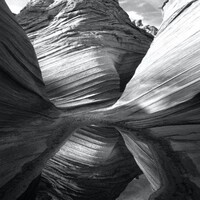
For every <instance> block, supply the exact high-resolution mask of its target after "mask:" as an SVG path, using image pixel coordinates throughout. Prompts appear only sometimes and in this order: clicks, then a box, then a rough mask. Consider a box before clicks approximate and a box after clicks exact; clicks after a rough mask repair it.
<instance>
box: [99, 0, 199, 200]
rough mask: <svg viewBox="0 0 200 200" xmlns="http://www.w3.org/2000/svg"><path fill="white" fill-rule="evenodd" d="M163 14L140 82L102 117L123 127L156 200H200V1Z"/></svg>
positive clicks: (172, 4)
mask: <svg viewBox="0 0 200 200" xmlns="http://www.w3.org/2000/svg"><path fill="white" fill-rule="evenodd" d="M163 9H164V20H163V23H162V25H161V28H160V30H159V32H158V34H157V36H156V38H155V40H154V41H153V43H152V45H151V47H150V49H149V51H148V52H147V54H146V56H145V57H144V59H143V60H142V62H141V64H140V65H139V67H138V68H137V70H136V72H135V75H134V77H133V78H132V79H131V81H130V82H129V83H128V84H127V87H126V89H125V91H124V93H123V94H122V96H121V97H120V99H119V100H118V101H117V103H116V104H115V105H113V106H112V107H111V108H108V109H104V110H101V111H100V112H101V114H102V113H104V114H103V116H104V120H105V118H106V117H107V118H108V119H112V120H113V121H118V124H119V125H120V122H121V128H119V129H118V130H120V132H121V133H122V135H123V137H124V139H125V142H126V144H127V147H128V148H129V150H130V151H131V152H132V154H133V155H134V157H135V159H136V162H137V163H138V165H139V166H140V168H141V169H142V171H143V172H144V174H145V175H146V177H147V179H148V180H149V182H150V183H151V185H152V188H153V189H154V191H156V192H155V193H154V194H152V195H151V197H150V199H164V200H168V199H169V200H172V199H173V200H179V199H184V200H191V199H192V200H198V199H199V197H200V148H199V147H200V114H199V111H200V99H199V93H200V78H199V77H200V70H199V67H200V57H199V55H200V43H199V38H200V26H199V24H200V14H199V13H200V1H198V0H196V1H195V0H193V1H192V0H169V1H166V2H165V4H164V6H163ZM116 113H118V114H116ZM122 119H123V120H122Z"/></svg>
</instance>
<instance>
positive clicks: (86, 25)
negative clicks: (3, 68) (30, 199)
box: [17, 0, 153, 200]
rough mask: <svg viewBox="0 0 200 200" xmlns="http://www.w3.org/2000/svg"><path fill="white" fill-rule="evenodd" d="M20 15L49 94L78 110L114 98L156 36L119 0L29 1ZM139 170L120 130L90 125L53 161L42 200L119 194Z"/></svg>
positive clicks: (45, 172) (45, 175)
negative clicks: (138, 24)
mask: <svg viewBox="0 0 200 200" xmlns="http://www.w3.org/2000/svg"><path fill="white" fill-rule="evenodd" d="M17 19H18V21H19V23H20V24H21V25H22V27H23V28H24V30H25V31H26V32H27V33H28V36H29V38H30V39H31V41H32V43H33V45H34V48H35V50H36V53H37V57H38V61H39V64H40V67H41V71H42V75H43V79H44V82H45V85H46V91H47V94H48V96H49V98H50V99H51V101H52V102H53V103H54V104H55V106H56V107H59V108H62V109H69V110H72V109H76V110H78V112H81V111H82V110H83V109H84V108H87V110H94V109H97V108H102V107H106V106H110V105H112V104H113V103H114V102H116V100H117V99H118V98H119V97H120V95H121V91H123V90H124V87H125V85H126V83H127V82H128V81H129V80H130V78H131V77H132V76H133V74H134V72H135V69H136V68H137V66H138V65H139V63H140V62H141V60H142V58H143V57H144V55H145V54H146V52H147V50H148V48H149V46H150V44H151V42H152V39H153V37H152V36H151V35H150V34H148V33H146V32H145V31H144V30H141V29H139V28H138V27H136V26H134V25H133V24H132V23H131V21H130V19H129V18H128V15H127V14H126V13H125V12H124V11H123V10H122V9H121V8H120V6H119V4H118V1H115V0H112V1H106V0H101V1H88V0H70V1H44V0H43V1H41V0H37V1H30V3H29V4H28V5H27V6H26V7H25V8H24V9H23V10H22V11H21V13H20V14H19V15H18V16H17ZM140 173H141V171H140V170H139V168H138V166H137V165H136V163H135V161H134V160H133V157H132V155H131V154H130V153H129V152H128V150H127V149H126V146H125V145H124V142H123V139H122V137H121V136H120V135H119V132H118V131H117V130H116V129H114V128H107V127H98V126H91V127H85V128H83V129H79V130H77V131H76V132H75V133H73V134H72V136H71V137H70V139H69V140H68V142H66V144H65V145H64V146H63V147H62V148H61V150H60V151H59V152H58V153H57V154H56V155H55V157H53V158H52V159H51V160H50V161H49V162H48V163H47V166H46V167H45V169H44V170H43V174H42V177H43V178H42V182H43V183H41V184H40V191H39V193H38V199H40V197H41V198H47V196H48V197H50V196H51V197H52V198H55V199H56V198H59V199H66V198H70V197H71V198H72V199H78V200H81V199H87V200H89V199H96V200H97V199H99V200H100V199H103V200H106V199H108V200H111V199H116V197H118V196H119V194H120V193H121V192H122V191H123V189H124V188H125V187H126V185H127V184H128V183H129V182H130V181H131V180H132V179H133V178H134V177H136V176H138V175H139V174H140Z"/></svg>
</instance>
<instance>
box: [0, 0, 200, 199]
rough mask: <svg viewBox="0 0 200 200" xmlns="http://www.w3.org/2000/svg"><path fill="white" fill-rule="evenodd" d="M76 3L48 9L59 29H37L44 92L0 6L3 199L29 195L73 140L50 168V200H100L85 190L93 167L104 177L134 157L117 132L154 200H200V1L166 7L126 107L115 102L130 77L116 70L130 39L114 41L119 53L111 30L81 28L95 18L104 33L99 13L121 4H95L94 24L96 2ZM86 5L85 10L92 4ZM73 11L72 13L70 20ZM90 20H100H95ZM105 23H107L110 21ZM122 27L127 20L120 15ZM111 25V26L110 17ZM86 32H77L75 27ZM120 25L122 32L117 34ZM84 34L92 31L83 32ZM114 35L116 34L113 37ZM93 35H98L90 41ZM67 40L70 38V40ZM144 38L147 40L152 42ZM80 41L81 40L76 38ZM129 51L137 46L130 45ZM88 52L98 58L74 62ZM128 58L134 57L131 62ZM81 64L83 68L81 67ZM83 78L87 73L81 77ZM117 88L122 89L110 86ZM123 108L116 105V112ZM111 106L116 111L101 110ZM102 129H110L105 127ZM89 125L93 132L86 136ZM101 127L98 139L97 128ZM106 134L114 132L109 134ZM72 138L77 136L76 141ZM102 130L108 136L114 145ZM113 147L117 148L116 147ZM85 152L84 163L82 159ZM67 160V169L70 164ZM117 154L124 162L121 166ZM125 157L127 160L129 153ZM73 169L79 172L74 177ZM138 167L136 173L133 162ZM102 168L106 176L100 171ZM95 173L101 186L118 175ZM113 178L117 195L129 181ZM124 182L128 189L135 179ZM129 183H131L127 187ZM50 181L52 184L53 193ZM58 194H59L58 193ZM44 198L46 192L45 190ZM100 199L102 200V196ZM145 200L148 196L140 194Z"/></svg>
mask: <svg viewBox="0 0 200 200" xmlns="http://www.w3.org/2000/svg"><path fill="white" fill-rule="evenodd" d="M76 2H77V4H76V3H75V1H67V2H65V1H62V4H60V1H54V2H53V3H52V7H51V6H50V7H51V8H52V9H50V11H52V12H53V13H55V15H54V14H52V15H53V16H55V17H50V18H49V20H50V19H51V20H52V21H50V22H48V24H47V25H45V26H46V27H45V28H43V29H41V31H40V30H39V31H35V32H32V33H30V35H29V36H30V37H31V39H32V41H33V43H34V45H35V47H36V51H37V55H38V58H39V60H40V63H41V69H42V74H43V77H44V80H45V82H46V88H45V87H44V84H43V82H42V78H41V74H40V70H39V67H38V63H37V61H36V57H35V54H34V51H33V49H32V47H31V45H30V43H29V42H28V39H27V37H25V35H24V33H23V31H22V29H21V28H20V27H19V26H18V25H17V23H16V22H15V21H14V19H13V16H11V13H10V12H9V11H8V9H7V8H6V5H5V3H4V1H1V2H0V9H1V10H0V11H1V12H0V20H1V22H2V23H0V26H1V29H0V33H1V36H2V37H1V43H0V44H1V46H0V47H1V48H0V51H1V54H0V55H1V57H0V58H1V59H0V66H1V69H2V70H1V73H2V76H1V77H2V81H1V82H0V89H1V93H2V94H3V95H2V96H1V98H0V106H1V109H0V116H1V124H0V125H1V126H0V128H1V138H0V142H1V143H0V148H1V152H0V153H1V156H0V158H1V162H0V165H1V166H0V174H1V177H2V179H1V182H0V183H1V188H0V195H1V196H0V198H1V199H3V200H5V199H8V200H11V199H16V198H17V197H18V196H19V195H20V194H22V193H23V192H24V191H25V189H26V188H27V186H28V184H30V182H31V181H32V180H33V179H34V178H35V177H37V176H38V175H39V174H40V172H41V169H42V168H43V166H44V164H45V162H46V161H47V160H49V158H50V157H52V155H53V153H55V152H56V150H58V148H60V146H61V145H62V144H63V143H64V142H65V139H66V138H67V137H68V139H69V140H68V142H67V143H66V144H65V146H63V148H62V149H61V151H60V152H59V153H57V154H56V155H55V156H54V157H53V158H52V159H51V160H49V162H48V164H47V165H46V166H45V169H44V172H43V177H45V178H46V179H44V180H48V183H49V182H50V183H51V184H50V189H49V190H46V185H44V187H43V188H44V193H45V195H47V196H48V195H49V198H54V197H55V198H57V197H60V196H59V194H60V193H62V194H61V196H62V197H63V196H64V195H66V196H65V197H66V198H69V199H70V198H77V199H80V196H81V198H82V199H84V198H85V199H86V198H87V197H88V196H89V198H92V197H93V198H94V196H95V194H94V193H92V194H91V193H90V189H88V184H84V185H83V182H84V181H83V182H81V181H82V180H83V179H84V178H85V177H84V175H85V174H86V176H87V177H88V175H89V173H88V171H87V169H89V168H90V167H91V166H92V164H94V163H98V162H101V161H103V163H104V167H105V169H110V166H109V164H110V163H109V161H111V163H112V162H113V161H116V160H118V161H119V163H120V164H122V165H123V161H122V160H120V158H122V159H124V156H123V153H124V152H125V151H126V150H125V148H124V145H123V141H122V140H121V139H119V138H117V136H114V137H113V133H114V132H118V131H119V132H120V133H121V134H122V136H123V138H124V141H125V143H126V145H127V147H128V149H129V150H130V152H131V153H132V154H133V155H134V158H135V160H136V162H137V164H138V165H139V167H140V168H141V170H142V171H143V172H144V174H145V176H146V177H147V179H148V180H149V182H150V183H151V186H152V188H153V190H154V191H155V192H154V193H153V194H152V195H151V196H150V197H149V199H151V200H152V199H162V200H172V199H173V200H191V199H192V200H198V199H199V196H200V172H199V170H200V166H199V164H200V162H199V160H200V157H199V155H200V153H199V143H200V142H199V141H200V140H199V126H200V118H199V108H200V105H199V102H200V101H199V83H200V81H199V65H200V59H199V51H200V50H199V49H200V46H199V42H198V40H199V36H200V35H199V34H200V31H199V30H200V28H199V23H200V15H199V13H200V12H199V11H200V1H198V0H187V1H186V0H169V1H166V2H165V3H164V6H163V9H164V21H163V23H162V26H161V29H160V31H159V33H158V34H157V36H156V39H155V40H154V42H153V44H152V45H151V47H150V49H149V51H148V53H147V55H146V56H145V58H144V59H143V61H142V62H141V64H140V65H139V67H138V68H137V70H136V73H135V75H134V76H133V78H132V79H131V80H130V82H129V83H128V85H127V87H126V89H125V91H124V92H123V94H122V95H121V97H120V98H119V100H117V97H119V91H120V89H119V87H118V86H119V84H118V83H119V81H120V79H119V77H120V78H121V80H122V84H121V86H122V87H121V89H122V90H123V85H124V83H126V81H127V80H128V79H127V80H124V79H123V76H122V75H119V76H118V74H120V66H121V65H117V64H116V63H120V62H119V61H118V60H117V61H116V57H115V56H114V55H121V54H116V52H118V50H119V49H120V52H124V51H125V50H124V49H123V48H119V47H123V45H122V46H120V45H121V44H123V42H122V43H120V42H119V41H121V39H122V38H125V41H127V40H126V39H127V37H124V35H123V37H122V38H120V39H118V40H115V42H116V43H114V44H115V45H114V46H113V49H112V47H111V46H109V44H110V42H111V43H112V41H113V40H111V39H110V37H108V36H109V34H108V32H106V37H103V36H104V29H103V28H104V26H103V28H102V27H101V26H100V25H99V26H97V28H98V29H97V30H98V32H101V31H102V29H103V31H102V32H101V33H102V35H101V34H100V35H98V34H97V35H96V32H95V30H94V29H92V28H93V26H92V27H91V29H90V31H88V32H87V31H86V30H87V29H86V28H87V26H86V25H87V23H85V24H84V23H83V22H87V19H89V20H91V19H92V21H91V23H89V24H90V25H91V24H92V25H96V23H97V21H98V20H97V21H96V19H99V18H98V17H97V16H96V14H97V15H98V14H99V12H100V13H102V12H103V11H104V10H105V11H107V10H106V8H110V7H109V5H117V2H116V1H114V0H113V1H109V2H108V1H106V0H102V1H95V2H97V5H98V6H95V9H94V13H95V16H93V14H94V13H93V12H92V10H93V6H92V2H94V1H92V2H91V1H87V2H86V1H81V0H80V1H78V0H77V1H76ZM33 3H34V2H33ZM82 3H85V4H84V6H83V4H82ZM101 3H102V4H101ZM104 3H105V5H106V6H104V7H103V8H104V9H103V11H102V9H101V8H102V7H101V5H104ZM39 5H40V4H39ZM49 5H50V4H49ZM87 5H90V6H89V8H90V9H91V10H90V11H91V15H90V13H88V12H87V13H85V12H84V11H85V10H84V9H83V8H85V7H87ZM94 5H96V4H94ZM77 6H78V7H77ZM79 6H80V7H79ZM41 7H42V6H41ZM44 7H45V6H44ZM77 8H79V9H77ZM54 9H56V10H54ZM68 9H69V10H70V9H72V10H70V12H68ZM80 11H81V12H80ZM96 11H98V13H96ZM109 11H110V9H109ZM109 11H107V12H108V13H109V14H108V15H109V16H110V17H111V19H113V18H112V17H113V16H117V15H115V14H113V15H112V14H111V13H110V12H109ZM82 12H83V13H82ZM107 12H106V13H107ZM75 13H76V14H77V13H78V15H77V17H74V14H75ZM81 13H82V14H83V15H82V14H81ZM103 13H104V12H103ZM70 16H71V17H70ZM87 16H92V17H91V18H90V17H89V18H87ZM98 16H99V15H98ZM103 16H107V15H106V14H105V13H104V15H103ZM79 17H80V18H79ZM101 19H102V18H101ZM103 19H104V18H103ZM103 19H102V20H103ZM109 19H110V18H109ZM116 19H117V20H121V18H117V17H116ZM66 20H67V21H68V23H67V24H68V25H66V24H65V22H66ZM74 20H75V21H76V23H75V24H73V22H74ZM105 21H106V22H107V21H108V22H109V20H108V19H107V18H106V20H105ZM128 21H129V20H128ZM115 22H116V21H112V26H111V27H115V25H116V23H115ZM123 22H125V24H127V22H126V20H125V21H124V20H122V21H120V24H121V23H122V24H123ZM69 24H70V25H69ZM100 24H101V23H100ZM128 24H129V23H128ZM73 25H74V26H73ZM78 26H79V29H77V27H78ZM124 26H125V25H123V26H119V27H120V29H117V30H118V31H119V32H120V33H121V32H123V31H122V29H121V28H122V27H124ZM89 27H90V26H89ZM95 27H96V26H94V28H95ZM107 27H109V26H106V28H107ZM117 27H118V25H117V26H116V27H115V28H117ZM55 30H56V31H55ZM78 30H84V31H81V32H79V31H78ZM113 30H114V29H111V30H110V29H109V31H110V32H109V33H111V32H112V31H113ZM125 30H127V29H125ZM128 30H129V28H128ZM131 30H134V31H133V33H135V34H141V33H142V32H141V31H139V29H137V28H136V27H133V29H131ZM93 31H94V35H95V36H94V35H93V34H92V33H93ZM119 32H118V33H119ZM66 33H70V34H69V35H68V34H66ZM40 34H42V35H41V36H42V37H40ZM126 34H128V35H129V31H128V32H127V31H126V32H125V35H126ZM111 35H112V34H111ZM119 35H120V34H119ZM130 35H131V34H130ZM132 35H134V34H132ZM66 37H67V38H68V40H65V38H66ZM145 37H149V36H148V35H146V36H145ZM78 38H82V39H81V40H78ZM108 38H109V40H108ZM111 38H112V37H111ZM130 38H132V39H133V41H135V43H134V44H138V43H136V41H138V42H139V40H137V39H138V36H137V37H136V38H134V37H130ZM61 41H62V42H61ZM85 41H87V43H86V42H85ZM88 41H91V43H88ZM99 41H106V42H105V43H104V42H103V44H104V45H103V47H102V46H101V45H100V44H101V42H99ZM122 41H123V39H122ZM128 41H129V40H128ZM117 42H118V43H117ZM39 44H40V45H39ZM69 44H73V45H72V47H75V48H72V50H73V51H71V52H70V48H69V46H70V45H69ZM88 44H89V45H91V46H92V48H91V46H88ZM94 44H95V45H96V46H95V45H94ZM126 44H127V43H126ZM130 44H132V43H131V42H130ZM145 44H146V43H145ZM65 45H66V46H65ZM106 45H108V46H109V47H108V46H106ZM118 45H119V46H118ZM105 46H106V47H105ZM136 46H137V45H136ZM138 46H139V45H138ZM64 47H65V48H64ZM85 47H86V48H85ZM95 47H98V48H97V49H96V48H95ZM104 47H105V48H104ZM117 47H118V48H117ZM128 47H129V46H128ZM63 48H64V49H63ZM83 49H84V50H85V49H86V50H87V51H86V52H85V53H86V54H84V55H85V56H84V58H90V59H89V60H87V61H86V63H84V62H81V61H83V60H84V58H80V57H79V56H78V59H80V60H77V59H76V60H75V61H76V62H75V61H74V60H73V59H74V57H73V56H74V54H75V53H74V54H73V52H75V50H76V53H77V54H75V55H83V54H82V52H83V51H82V50H83ZM111 49H112V51H111ZM60 50H61V51H60ZM105 50H106V51H105ZM128 50H130V49H128ZM79 51H80V52H79ZM61 52H62V53H63V54H61ZM134 52H135V51H134ZM125 54H126V53H125ZM24 55H27V56H24ZM50 55H51V56H50ZM63 55H67V56H68V59H65V56H63ZM108 55H109V56H108ZM48 56H49V57H48ZM48 58H49V59H48ZM119 58H120V56H119ZM121 58H123V56H122V57H121ZM125 58H126V60H127V59H128V57H125ZM79 61H80V62H81V63H83V66H82V65H80V62H79ZM73 63H76V64H75V65H74V66H73V74H72V73H71V70H70V67H69V68H68V66H69V65H72V64H73ZM122 64H123V62H122ZM76 66H79V67H77V68H76ZM80 66H81V67H82V68H81V69H82V70H81V72H80V71H78V69H79V68H80ZM86 66H94V67H93V69H95V72H96V73H97V75H98V76H100V77H102V79H101V80H102V81H103V83H105V85H103V88H102V89H101V90H100V89H99V87H98V85H100V83H99V84H98V81H97V80H98V79H95V77H94V72H93V71H90V70H86ZM55 67H56V69H55ZM115 67H116V68H115ZM97 69H98V70H97ZM66 70H67V71H68V73H69V75H68V73H67V72H66ZM58 71H59V73H58ZM133 71H134V70H133ZM133 71H132V72H133ZM82 72H84V73H83V74H82V76H81V73H82ZM86 72H87V73H86ZM133 73H134V72H133ZM67 75H68V76H67ZM101 75H102V76H101ZM110 75H111V76H110ZM76 76H78V77H80V76H81V77H82V78H81V79H80V78H79V79H77V81H78V82H77V84H78V85H76V84H75V83H74V82H73V81H72V79H70V78H71V77H73V79H74V78H75V77H76ZM66 77H67V78H66ZM111 77H113V79H111ZM65 78H66V79H65ZM90 78H91V79H90ZM80 80H83V81H85V82H84V83H85V84H82V83H81V82H79V81H80ZM89 80H90V81H89ZM88 82H92V83H94V85H93V86H91V85H89V90H88V87H85V86H86V85H87V84H88ZM113 82H115V83H116V84H113V85H114V86H112V87H111V85H112V83H113ZM69 86H70V87H69ZM92 88H94V90H92ZM46 89H47V95H48V98H50V99H51V101H52V102H53V104H54V105H53V104H52V103H51V102H50V101H49V100H48V98H47V95H46V93H45V90H46ZM72 89H73V91H72ZM90 89H91V90H90ZM107 89H108V90H107ZM106 91H112V92H116V93H115V94H116V96H115V98H111V96H109V94H110V93H111V92H106ZM78 93H79V94H80V93H81V96H78V95H77V94H78ZM91 94H92V95H91ZM101 95H102V96H103V97H104V98H99V101H98V100H97V99H98V98H97V97H98V96H101ZM102 96H101V97H102ZM116 100H117V102H116V103H115V104H114V105H112V104H113V103H114V102H115V101H116ZM98 103H99V104H98ZM91 104H93V105H94V106H93V105H91ZM55 105H56V106H57V108H56V107H55ZM90 105H91V106H90ZM109 105H112V106H110V107H108V108H101V107H105V106H109ZM97 108H98V110H97ZM89 111H90V112H89ZM91 124H95V125H91ZM89 125H90V126H89ZM103 125H104V126H105V127H106V128H104V127H100V126H103ZM83 126H85V127H84V128H83ZM86 126H87V127H86ZM97 126H98V130H99V131H97V129H96V127H97ZM108 126H112V127H115V128H108ZM80 127H81V128H80ZM92 129H93V130H92ZM100 130H102V131H100ZM113 131H114V132H113ZM72 132H74V133H73V134H72V135H70V134H71V133H72ZM83 132H84V133H83ZM95 132H96V134H95ZM102 132H103V133H105V132H106V133H107V135H108V138H109V139H108V138H106V137H107V135H104V134H102ZM90 133H91V134H90ZM82 136H83V139H82V138H81V137H82ZM88 136H89V137H88ZM98 138H99V139H98ZM111 138H112V139H111ZM78 139H79V140H78ZM91 139H93V140H92V142H90V141H91ZM110 139H111V140H110ZM93 141H95V142H96V141H98V142H100V143H98V142H96V144H95V142H93ZM104 141H106V144H108V145H107V146H106V145H105V146H103V145H102V144H103V143H104V144H105V142H104ZM108 141H116V143H115V144H116V145H115V144H114V145H113V144H111V143H112V142H108ZM97 143H98V144H100V145H98V144H97ZM83 144H86V145H85V146H84V145H83ZM88 144H92V145H94V144H95V145H94V146H95V147H94V146H93V147H94V149H95V151H92V146H91V145H90V146H88ZM119 144H121V145H122V146H121V145H119ZM70 145H71V146H70ZM80 146H82V148H81V150H80V149H79V147H80ZM83 146H84V148H83ZM120 146H121V147H123V148H122V150H120V148H119V147H120ZM71 147H72V148H71ZM88 147H89V148H88ZM99 147H103V148H102V149H101V148H99ZM70 148H71V149H72V150H73V151H72V154H70ZM66 149H67V151H66ZM88 149H89V151H88ZM100 149H101V150H102V151H101V150H100ZM105 151H106V152H107V151H110V152H111V151H112V153H110V154H109V155H108V154H106V153H105ZM66 152H67V153H66ZM77 152H79V153H77ZM87 152H89V153H87ZM92 152H94V154H93V153H92ZM81 153H82V154H84V156H80V155H81ZM67 154H68V155H67ZM66 155H67V162H66V160H65V158H66V157H65V156H66ZM116 155H120V156H119V157H117V158H116ZM125 155H128V154H127V153H126V152H125ZM104 156H105V157H104ZM70 159H71V161H72V165H71V166H70V165H69V164H70V163H71V162H70ZM115 159H116V160H115ZM77 160H78V162H77ZM80 161H81V164H86V165H88V166H89V167H88V168H87V169H86V168H85V166H83V165H82V166H83V167H82V168H79V167H80ZM127 162H128V161H127ZM75 163H76V165H75ZM77 163H79V164H77ZM88 163H89V164H88ZM62 164H63V166H62ZM127 165H128V163H125V165H124V166H125V167H124V166H123V169H127ZM54 166H56V167H54ZM65 166H67V168H68V170H67V171H68V172H70V173H71V176H70V179H67V177H66V173H64V174H63V171H65V170H63V168H64V167H65ZM73 166H76V170H74V171H73ZM113 166H114V165H113ZM117 166H118V165H117ZM132 166H134V163H133V165H132ZM70 167H71V168H70ZM77 167H78V170H77ZM92 167H94V165H93V166H92ZM101 167H102V166H101ZM101 167H100V169H102V168H101ZM114 167H115V166H114ZM129 167H131V166H129ZM133 168H134V167H133ZM90 169H91V168H90ZM93 169H94V171H93V172H94V173H93V174H92V176H93V177H94V178H95V177H97V179H99V178H100V177H101V178H102V177H103V179H104V177H112V178H114V177H113V176H112V175H111V172H112V171H110V170H108V174H105V172H107V171H101V170H100V173H101V175H102V176H101V175H100V176H99V174H98V173H96V172H97V171H95V170H96V169H97V168H93ZM129 170H130V168H129V169H128V172H126V173H125V174H129V173H130V171H129ZM52 172H53V173H52ZM54 172H55V173H54ZM73 172H75V173H76V172H78V173H79V178H80V179H78V180H76V178H74V179H72V177H73V176H72V174H73ZM115 172H117V170H116V171H115ZM121 172H122V171H121ZM57 174H59V177H58V178H57V177H56V175H57ZM61 174H62V175H63V179H62V177H61ZM114 174H116V175H117V176H116V180H117V181H116V182H115V183H117V184H116V185H115V187H116V189H118V188H119V185H118V183H119V182H118V181H120V180H123V181H124V180H125V179H126V177H125V176H121V175H122V174H123V173H122V174H121V173H119V171H118V172H117V173H114ZM133 176H134V175H133ZM47 177H48V178H47ZM75 177H77V176H75ZM93 177H92V178H93ZM82 178H83V179H82ZM90 178H91V177H90ZM123 178H125V179H123ZM66 180H70V181H71V182H73V181H76V183H75V182H73V183H72V184H71V182H69V184H68V185H67V187H68V186H70V187H69V188H70V189H71V190H66V191H65V192H64V189H65V188H64V187H65V186H66V184H63V182H64V183H65V181H66ZM85 180H88V179H85ZM93 180H94V179H93ZM100 180H102V179H100ZM90 181H91V180H90ZM104 181H105V182H104V183H103V184H102V185H103V186H106V187H105V188H106V189H107V188H108V187H107V183H106V181H107V180H106V178H105V179H104ZM126 181H127V182H128V180H127V179H126ZM126 181H124V182H123V184H125V183H127V182H126ZM35 182H37V180H35ZM43 182H44V181H43ZM48 183H47V186H49V185H48ZM54 183H56V184H54ZM84 183H85V182H84ZM87 183H89V182H87ZM99 183H100V182H98V184H99ZM33 185H34V183H33ZM94 185H95V184H94ZM52 186H53V187H52ZM56 186H60V187H59V188H57V187H56ZM72 186H73V187H72ZM75 186H77V187H75ZM80 186H81V187H80ZM41 187H42V186H41ZM94 187H95V186H94ZM89 188H90V187H89ZM100 188H101V187H100ZM103 188H104V187H102V189H103ZM74 191H75V192H74ZM86 191H87V192H88V193H87V192H86ZM102 191H104V193H103V194H101V195H102V196H101V195H100V196H98V195H96V196H95V198H96V197H97V198H98V197H100V198H105V199H106V198H107V199H108V197H107V196H106V192H105V190H102ZM114 191H115V192H114V195H112V197H111V198H113V199H114V198H115V197H116V196H117V192H116V190H114ZM39 192H40V194H44V193H43V190H42V189H41V188H40V191H39ZM73 192H74V193H73ZM84 194H86V195H87V197H85V196H84ZM98 194H100V191H99V190H98ZM104 194H105V195H104ZM54 195H55V196H54ZM79 195H80V196H79ZM103 195H104V196H103ZM139 195H142V194H141V193H139ZM68 196H70V197H68ZM22 197H23V196H22ZM38 198H39V197H38ZM140 199H142V198H140Z"/></svg>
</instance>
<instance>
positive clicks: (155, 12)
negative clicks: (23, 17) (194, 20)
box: [5, 0, 163, 28]
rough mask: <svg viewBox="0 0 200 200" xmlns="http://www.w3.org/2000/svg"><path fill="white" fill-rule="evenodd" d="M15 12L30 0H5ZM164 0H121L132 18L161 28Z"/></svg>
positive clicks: (121, 3)
mask: <svg viewBox="0 0 200 200" xmlns="http://www.w3.org/2000/svg"><path fill="white" fill-rule="evenodd" d="M5 1H6V2H7V4H8V6H9V7H10V9H11V10H12V12H13V13H16V14H17V13H19V11H20V10H21V9H22V8H23V7H24V6H25V5H26V4H27V2H28V1H29V0H5ZM162 2H163V1H162V0H119V3H120V5H121V7H122V8H123V9H124V10H125V11H126V12H127V13H128V15H129V17H130V19H131V20H134V19H142V21H143V23H144V25H147V24H149V25H154V26H157V27H158V28H159V25H160V23H161V21H162V14H161V8H160V7H161V6H162Z"/></svg>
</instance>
